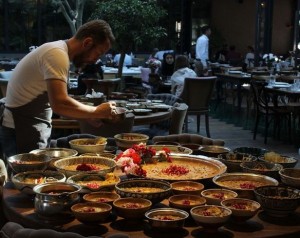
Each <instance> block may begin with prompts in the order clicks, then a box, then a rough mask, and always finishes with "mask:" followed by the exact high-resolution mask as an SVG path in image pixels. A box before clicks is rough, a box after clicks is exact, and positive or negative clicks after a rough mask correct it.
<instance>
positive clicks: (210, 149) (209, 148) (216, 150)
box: [199, 145, 230, 157]
mask: <svg viewBox="0 0 300 238" xmlns="http://www.w3.org/2000/svg"><path fill="white" fill-rule="evenodd" d="M228 152H230V149H229V148H227V147H224V146H217V145H201V146H200V147H199V153H200V154H202V155H206V156H209V157H217V156H218V155H220V154H224V153H228Z"/></svg>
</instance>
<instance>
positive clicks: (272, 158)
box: [264, 152, 285, 163]
mask: <svg viewBox="0 0 300 238" xmlns="http://www.w3.org/2000/svg"><path fill="white" fill-rule="evenodd" d="M264 158H265V160H266V161H268V162H272V163H284V162H285V159H284V157H282V156H281V155H280V154H277V153H275V152H268V153H265V154H264Z"/></svg>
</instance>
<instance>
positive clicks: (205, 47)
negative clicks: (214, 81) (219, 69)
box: [196, 26, 211, 68]
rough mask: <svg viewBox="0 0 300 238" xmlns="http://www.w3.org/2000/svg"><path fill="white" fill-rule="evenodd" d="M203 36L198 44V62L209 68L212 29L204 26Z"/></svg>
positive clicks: (198, 40) (202, 29)
mask: <svg viewBox="0 0 300 238" xmlns="http://www.w3.org/2000/svg"><path fill="white" fill-rule="evenodd" d="M201 31H202V35H201V36H200V37H199V38H198V39H197V42H196V60H199V61H201V63H202V64H203V67H204V68H207V61H208V59H209V36H210V34H211V29H210V27H209V26H203V27H202V28H201Z"/></svg>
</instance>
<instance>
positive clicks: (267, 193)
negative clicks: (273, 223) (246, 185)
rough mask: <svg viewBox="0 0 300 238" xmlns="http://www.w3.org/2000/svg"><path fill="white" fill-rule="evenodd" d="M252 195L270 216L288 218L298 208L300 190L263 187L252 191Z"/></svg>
mask: <svg viewBox="0 0 300 238" xmlns="http://www.w3.org/2000/svg"><path fill="white" fill-rule="evenodd" d="M254 194H255V197H256V200H257V201H258V202H259V203H260V205H261V207H262V209H264V210H265V211H266V212H267V213H268V214H269V215H270V216H275V217H283V216H288V215H289V214H291V213H293V212H294V211H295V210H296V209H297V208H298V207H299V201H300V190H298V189H295V188H289V187H283V186H264V187H259V188H256V189H254Z"/></svg>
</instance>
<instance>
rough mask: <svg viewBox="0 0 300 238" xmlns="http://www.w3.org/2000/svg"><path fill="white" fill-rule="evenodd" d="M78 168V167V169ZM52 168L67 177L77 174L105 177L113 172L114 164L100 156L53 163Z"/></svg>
mask: <svg viewBox="0 0 300 238" xmlns="http://www.w3.org/2000/svg"><path fill="white" fill-rule="evenodd" d="M78 166H80V169H79V168H78ZM54 167H55V168H56V169H57V170H58V171H60V172H62V173H64V174H65V175H66V176H67V177H70V176H72V175H76V174H78V173H86V174H88V173H99V174H102V175H105V174H107V173H111V172H113V171H114V169H115V167H116V162H115V161H114V160H112V159H108V158H105V157H100V156H77V157H76V156H75V157H69V158H64V159H60V160H57V161H55V162H54Z"/></svg>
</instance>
